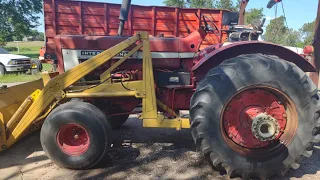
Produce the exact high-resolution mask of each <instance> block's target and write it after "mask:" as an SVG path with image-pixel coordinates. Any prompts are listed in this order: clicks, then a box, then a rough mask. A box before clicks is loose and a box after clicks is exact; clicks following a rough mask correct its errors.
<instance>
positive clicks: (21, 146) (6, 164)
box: [0, 116, 320, 180]
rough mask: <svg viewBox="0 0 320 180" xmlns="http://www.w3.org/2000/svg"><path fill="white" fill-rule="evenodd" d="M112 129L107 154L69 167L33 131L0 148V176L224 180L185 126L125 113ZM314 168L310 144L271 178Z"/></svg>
mask: <svg viewBox="0 0 320 180" xmlns="http://www.w3.org/2000/svg"><path fill="white" fill-rule="evenodd" d="M113 134H114V144H113V147H112V148H111V150H110V152H109V156H108V157H107V158H105V159H104V160H103V161H102V162H101V163H100V164H98V165H97V166H96V167H95V168H93V169H91V170H83V171H74V170H68V169H62V168H59V167H58V166H56V165H54V164H53V163H52V162H51V161H50V160H49V159H48V158H47V157H46V156H45V153H44V152H43V151H42V148H41V145H40V141H39V133H35V134H33V135H31V136H28V137H26V138H24V139H22V140H21V141H20V142H19V143H17V144H16V145H15V146H13V147H12V148H11V149H9V150H7V151H5V152H3V153H0V162H1V163H0V179H23V180H28V179H30V180H31V179H32V180H33V179H128V180H136V179H139V180H140V179H141V180H149V179H159V180H160V179H201V180H202V179H204V180H205V179H229V178H228V177H227V176H226V175H224V174H220V172H218V171H214V170H213V169H212V167H211V166H210V165H209V164H208V163H207V162H206V161H205V160H204V158H203V156H202V155H201V154H200V153H199V152H197V151H196V148H195V146H194V143H193V140H192V138H191V135H190V131H189V130H182V131H176V130H174V129H147V128H142V123H141V120H139V119H137V118H136V117H135V116H131V117H130V118H129V120H128V121H127V122H126V123H125V125H124V126H123V127H122V128H120V129H119V130H117V131H114V133H113ZM319 168H320V148H319V147H318V146H315V149H314V155H313V156H312V157H311V158H310V159H305V160H304V161H303V162H302V164H301V167H300V169H298V170H296V171H291V170H290V171H289V173H288V174H287V175H286V176H285V177H284V178H275V179H292V180H293V179H320V171H319ZM238 179H240V178H236V180H238Z"/></svg>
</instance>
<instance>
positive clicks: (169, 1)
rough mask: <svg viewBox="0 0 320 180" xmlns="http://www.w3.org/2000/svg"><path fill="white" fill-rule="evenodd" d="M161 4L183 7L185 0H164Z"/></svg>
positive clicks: (185, 3)
mask: <svg viewBox="0 0 320 180" xmlns="http://www.w3.org/2000/svg"><path fill="white" fill-rule="evenodd" d="M163 4H165V5H166V6H171V7H179V8H183V7H186V5H187V2H186V1H185V0H164V1H163Z"/></svg>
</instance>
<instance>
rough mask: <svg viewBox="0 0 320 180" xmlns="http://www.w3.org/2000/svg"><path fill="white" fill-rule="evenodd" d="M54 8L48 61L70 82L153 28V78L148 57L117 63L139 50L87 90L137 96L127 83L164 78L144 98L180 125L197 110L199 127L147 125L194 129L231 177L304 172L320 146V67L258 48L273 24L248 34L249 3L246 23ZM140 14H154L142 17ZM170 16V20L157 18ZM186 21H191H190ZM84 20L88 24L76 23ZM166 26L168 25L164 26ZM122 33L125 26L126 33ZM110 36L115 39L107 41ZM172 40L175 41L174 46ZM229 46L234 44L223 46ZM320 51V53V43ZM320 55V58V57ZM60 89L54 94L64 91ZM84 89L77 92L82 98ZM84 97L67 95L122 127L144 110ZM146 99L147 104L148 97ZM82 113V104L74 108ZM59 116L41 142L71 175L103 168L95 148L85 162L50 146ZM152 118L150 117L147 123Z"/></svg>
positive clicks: (110, 7) (168, 11)
mask: <svg viewBox="0 0 320 180" xmlns="http://www.w3.org/2000/svg"><path fill="white" fill-rule="evenodd" d="M44 2H45V3H44V4H45V8H44V9H45V16H46V17H45V19H46V35H47V47H46V50H47V52H46V53H47V55H50V57H51V58H54V59H56V60H57V61H56V62H57V63H56V64H58V70H59V72H60V73H61V74H63V73H64V72H66V73H69V72H71V71H69V69H71V70H73V69H72V68H73V67H75V66H76V65H78V64H80V63H85V62H86V60H87V59H89V58H91V57H93V56H99V53H100V52H101V51H102V50H105V49H109V48H111V47H113V46H115V45H116V44H118V43H120V42H122V41H124V40H126V39H127V38H128V37H125V36H123V34H125V35H133V34H136V32H137V31H138V30H139V29H143V28H146V29H147V31H149V33H150V34H151V35H153V37H150V38H149V43H150V51H151V55H152V67H153V74H149V75H147V74H144V71H143V67H144V66H146V64H145V59H143V54H142V52H137V53H134V54H132V55H130V57H129V59H128V60H127V61H125V62H123V63H122V64H121V65H120V64H119V63H118V64H117V62H118V61H119V59H121V58H122V57H126V55H128V52H129V51H131V50H132V49H133V47H132V46H129V47H128V48H127V49H126V50H125V51H122V52H120V53H119V54H118V55H117V56H116V57H115V58H113V59H112V60H111V61H108V62H107V63H105V64H104V65H103V66H99V68H97V70H95V71H94V72H93V73H90V74H89V75H86V76H85V77H84V78H83V81H84V80H86V82H85V83H86V84H85V85H86V88H88V89H86V90H90V88H95V87H96V86H99V85H100V84H101V83H105V82H106V81H110V83H113V82H118V83H121V84H122V87H123V89H124V90H127V91H129V92H130V91H133V89H132V88H131V87H129V86H127V84H129V83H130V82H132V81H141V80H142V79H143V77H147V76H150V77H153V76H154V82H155V83H154V84H150V86H149V85H148V86H147V85H146V87H147V88H149V87H151V89H148V90H147V91H146V92H144V93H148V92H153V91H154V93H155V96H156V98H157V106H158V107H159V109H162V112H163V114H162V113H160V114H162V115H161V116H164V117H166V119H169V120H170V119H177V118H179V110H190V124H189V123H188V124H184V122H180V121H179V120H178V121H175V122H178V123H181V124H179V125H177V126H175V125H172V124H170V123H169V122H168V121H166V120H165V121H163V122H164V123H162V121H161V120H160V121H161V122H159V124H154V123H151V121H145V120H144V126H145V127H173V128H177V129H179V128H184V127H186V128H187V127H190V128H191V133H192V137H193V139H194V141H195V144H196V146H197V148H198V149H200V150H201V151H202V153H203V154H204V156H205V157H206V158H207V159H208V161H209V162H210V163H211V164H212V165H213V166H214V167H216V168H218V169H225V170H226V171H227V173H228V174H229V175H231V176H242V177H243V178H251V177H258V178H261V179H266V178H269V177H271V176H274V175H283V174H285V173H286V171H287V170H288V169H289V168H293V169H297V168H298V167H299V166H300V162H301V159H302V158H303V157H310V156H311V155H312V150H313V145H314V143H318V142H319V141H320V136H319V133H320V124H319V122H320V121H319V118H320V113H319V112H320V111H319V110H320V99H319V98H320V97H319V94H318V88H317V86H316V85H318V72H317V69H318V68H317V67H319V66H317V65H316V64H317V63H315V62H314V60H313V59H312V60H310V59H309V60H307V59H305V58H304V57H302V56H300V55H299V54H297V53H295V52H293V51H291V50H289V49H287V48H285V47H282V46H280V45H276V44H272V43H267V42H261V41H257V40H258V37H259V35H261V34H262V26H263V23H257V24H254V25H251V26H244V25H243V18H244V17H243V15H244V7H245V6H246V4H247V3H248V0H243V1H242V6H241V7H242V10H241V11H240V16H239V13H233V12H227V11H220V10H218V11H217V10H216V11H213V10H200V9H179V8H164V9H161V7H143V6H134V7H131V10H129V9H130V0H129V1H125V0H124V2H123V4H122V7H121V10H120V7H118V5H114V4H106V3H101V4H98V3H97V4H92V3H89V2H81V1H79V2H78V1H71V2H67V1H56V2H55V1H54V0H53V1H51V0H50V1H49V0H45V1H44ZM52 2H53V3H52ZM276 2H279V1H277V0H271V1H270V2H269V4H268V6H269V7H272V5H274V4H275V3H276ZM63 3H65V4H64V5H61V4H63ZM66 3H68V5H67V4H66ZM89 6H90V8H87V7H89ZM133 8H135V9H133ZM139 8H140V9H143V10H145V11H137V9H139ZM160 9H161V13H157V12H158V11H160ZM157 10H158V11H157ZM146 12H148V13H146ZM182 12H183V13H185V16H182V15H181V13H182ZM92 13H95V15H96V16H95V19H94V20H92V22H95V23H92V24H91V25H89V24H88V23H87V22H88V19H90V18H92V16H94V14H92ZM112 13H120V18H119V19H120V21H119V20H117V19H116V18H115V16H114V15H113V16H111V15H110V14H112ZM210 13H211V14H210ZM128 14H129V21H128V23H127V24H126V23H125V22H126V21H127V20H128ZM150 14H151V16H150V18H148V17H149V15H150ZM208 14H209V15H208ZM75 16H76V17H77V18H79V21H77V20H74V19H73V18H74V17H75ZM191 16H192V17H197V18H196V19H189V20H187V21H184V20H183V18H182V17H191ZM170 18H172V20H171V19H170ZM219 18H220V19H219ZM63 19H66V21H64V20H63ZM67 19H69V20H70V21H67ZM52 20H53V21H52ZM162 21H165V22H166V23H162V24H157V23H161V22H162ZM106 22H113V23H106ZM169 22H171V24H170V23H169ZM181 22H188V23H191V22H192V23H197V24H196V25H195V26H193V27H192V28H195V29H196V30H194V31H193V32H191V31H190V29H192V28H191V25H192V23H191V25H190V24H189V25H188V24H187V25H185V24H184V23H183V24H181ZM317 22H319V19H318V21H317ZM68 23H69V24H68ZM135 23H136V24H135ZM139 23H140V24H139ZM141 24H142V25H141ZM193 25H194V24H193ZM115 26H116V27H118V26H119V29H118V32H116V30H115ZM169 26H170V27H173V28H172V29H170V27H169ZM159 28H160V29H161V28H162V30H161V31H162V33H157V32H158V31H159ZM181 29H184V31H183V32H184V33H186V36H185V37H183V34H182V35H181V34H180V33H181V32H182V30H181ZM92 32H93V33H92ZM90 33H91V34H90ZM317 33H318V34H319V31H317ZM83 34H87V35H83ZM106 34H108V35H110V36H104V35H106ZM168 34H169V35H168ZM171 34H172V36H173V37H168V36H170V35H171ZM89 35H91V36H89ZM115 35H118V36H115ZM161 36H164V37H161ZM208 37H212V38H211V40H212V41H210V40H208V39H207V38H208ZM226 41H227V42H229V43H223V42H226ZM204 42H206V44H205V46H203V45H204V44H203V43H204ZM210 42H211V43H210ZM212 42H216V44H213V43H212ZM315 42H318V38H316V39H315ZM314 46H315V47H317V46H319V43H317V44H315V45H314ZM50 50H51V52H50ZM144 50H145V49H144ZM50 53H51V54H50ZM315 55H316V57H319V56H318V54H317V52H316V53H315ZM45 56H46V55H45ZM120 61H121V60H120ZM113 65H116V66H118V67H117V68H116V69H114V70H113V71H112V72H110V73H111V75H110V77H109V78H107V79H105V80H104V81H103V82H100V80H99V78H101V77H102V76H100V74H101V72H103V71H104V70H106V69H107V68H110V67H113ZM72 72H73V71H72ZM306 72H308V74H309V76H308V75H306ZM152 79H153V78H152ZM53 80H54V79H53ZM150 82H153V81H150ZM79 83H81V81H80V82H79ZM58 85H59V84H58ZM58 85H56V86H52V89H53V90H54V89H55V88H59V87H58ZM154 89H155V90H154ZM81 90H83V89H75V90H74V91H73V93H74V92H77V91H81ZM114 94H117V93H116V92H114ZM151 94H152V93H151ZM77 95H78V96H76V95H74V96H68V95H67V94H66V97H69V98H71V97H80V95H81V97H82V98H81V99H82V101H86V102H90V103H91V104H93V105H95V106H96V107H98V108H99V109H100V110H101V111H103V112H104V114H105V115H107V117H108V123H110V125H111V126H112V128H118V127H120V126H121V125H122V124H123V123H124V122H125V121H126V120H127V117H128V116H129V114H131V113H132V111H133V109H135V108H136V107H137V106H139V104H140V103H141V99H138V98H135V97H113V98H101V94H100V96H99V94H96V96H95V97H94V96H93V95H87V96H86V94H83V93H82V94H79V93H78V94H77ZM137 96H139V97H143V94H142V95H141V94H138V95H137V94H136V97H137ZM97 97H99V98H97ZM143 103H145V104H148V103H150V102H143ZM76 104H77V103H74V102H73V105H74V106H75V107H74V108H73V109H75V108H76V106H77V105H76ZM67 107H68V106H67V105H62V106H59V107H58V108H57V109H59V110H60V111H61V112H62V110H63V108H67ZM146 108H147V107H146ZM146 113H148V112H147V111H146ZM100 115H101V114H99V116H100ZM54 116H58V111H56V110H54V111H53V112H52V113H51V114H50V115H49V116H48V117H47V120H46V121H45V123H44V125H43V127H42V132H41V136H42V140H41V142H42V145H43V147H44V149H45V151H46V153H47V154H48V155H49V157H50V158H51V159H52V160H53V161H55V162H56V163H57V164H59V165H60V166H63V167H68V168H74V169H85V168H90V167H92V166H93V165H95V164H96V163H97V162H98V161H99V160H100V159H101V158H100V154H97V155H94V156H93V154H94V153H93V154H92V152H94V150H95V149H94V148H93V147H87V149H85V150H83V152H85V153H77V154H76V155H75V156H76V157H79V158H74V156H73V155H72V153H71V155H70V154H69V156H68V153H67V154H66V153H63V151H62V150H61V149H59V148H58V146H57V148H52V147H53V145H52V144H51V145H48V142H49V139H46V138H45V137H49V135H46V133H47V131H44V129H46V130H48V132H49V130H50V127H51V126H53V125H52V124H49V122H52V121H54V120H53V117H54ZM84 116H85V115H84ZM84 116H83V117H84ZM101 116H102V115H101ZM147 116H148V115H146V114H143V115H142V119H143V118H146V117H147ZM57 121H58V120H57ZM161 123H162V124H161ZM49 125H50V126H49ZM54 127H56V126H54ZM83 127H84V126H83ZM88 127H95V128H97V129H96V130H97V131H96V132H98V129H99V128H100V127H98V126H93V125H92V126H88ZM61 131H63V130H61ZM61 131H59V132H61ZM101 131H102V130H101ZM85 132H89V134H90V133H92V134H91V135H92V136H94V137H96V138H97V139H98V140H99V137H98V136H97V135H95V133H94V132H95V130H93V129H90V128H89V129H86V131H85ZM94 137H93V139H94ZM91 138H92V137H91ZM50 142H51V141H50ZM79 146H80V145H79ZM100 146H101V147H95V148H96V149H99V148H100V149H99V151H97V152H99V153H101V154H103V153H104V152H105V151H102V149H103V148H105V147H104V146H105V144H101V145H100ZM102 146H103V147H102ZM59 147H60V146H59ZM60 148H61V147H60ZM87 152H88V153H89V155H90V153H91V155H92V158H90V157H89V156H88V153H87ZM57 154H64V155H63V157H65V156H66V157H67V158H65V159H63V160H61V158H60V159H59V157H60V156H58V155H57ZM69 157H70V158H69ZM83 160H85V162H86V163H83Z"/></svg>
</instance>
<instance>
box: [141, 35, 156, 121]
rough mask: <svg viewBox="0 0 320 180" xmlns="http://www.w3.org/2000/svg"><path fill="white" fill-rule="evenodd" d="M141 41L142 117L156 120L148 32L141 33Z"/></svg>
mask: <svg viewBox="0 0 320 180" xmlns="http://www.w3.org/2000/svg"><path fill="white" fill-rule="evenodd" d="M141 39H142V41H143V63H142V66H143V70H142V71H143V88H144V91H143V92H142V93H143V95H145V96H146V98H143V100H142V116H141V117H142V119H143V120H146V119H151V120H157V118H158V111H157V101H156V95H155V88H154V85H155V84H154V78H153V67H152V57H151V51H150V44H149V35H148V33H143V34H142V35H141Z"/></svg>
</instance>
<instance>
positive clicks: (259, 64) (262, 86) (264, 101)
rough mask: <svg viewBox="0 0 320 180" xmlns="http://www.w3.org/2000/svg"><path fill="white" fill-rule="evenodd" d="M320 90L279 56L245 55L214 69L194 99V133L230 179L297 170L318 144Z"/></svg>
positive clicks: (210, 160)
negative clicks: (303, 159) (314, 145)
mask: <svg viewBox="0 0 320 180" xmlns="http://www.w3.org/2000/svg"><path fill="white" fill-rule="evenodd" d="M317 92H318V90H317V88H316V87H315V85H314V84H313V82H312V81H311V80H310V79H309V77H308V76H307V75H305V73H304V72H303V71H302V70H300V69H299V68H298V67H297V66H295V65H294V64H292V63H289V62H286V61H284V60H282V59H279V58H278V57H275V56H266V55H262V54H251V55H242V56H238V57H235V58H232V59H229V60H227V61H225V62H223V63H222V64H221V65H219V66H218V67H215V68H213V69H211V70H210V71H209V72H208V74H207V75H206V77H205V78H204V79H203V80H202V81H201V82H200V83H199V85H198V87H197V90H196V92H195V94H194V95H193V97H192V99H191V105H190V107H191V110H190V117H191V123H192V124H191V132H192V136H193V138H194V140H195V143H196V145H197V147H198V148H199V149H200V150H201V151H202V152H203V153H204V155H205V156H206V157H207V159H208V160H209V162H211V163H212V165H213V166H215V167H216V168H219V169H224V170H226V171H227V173H228V174H229V175H230V176H241V177H243V178H245V179H248V178H253V177H258V178H260V179H266V178H269V177H272V176H275V175H284V174H285V173H286V172H287V170H288V169H289V168H293V169H296V168H298V167H299V166H300V165H299V163H300V161H301V160H302V157H310V156H311V154H312V149H313V144H314V143H316V142H319V136H318V129H319V127H320V126H319V124H318V122H317V121H318V120H319V111H318V109H319V105H318V104H319V96H318V94H317Z"/></svg>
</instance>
